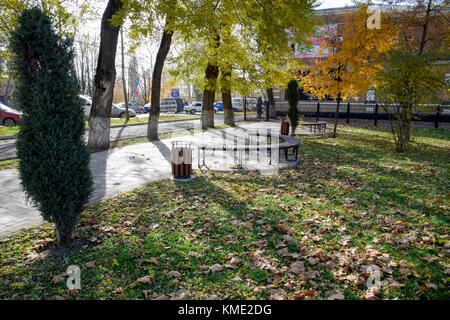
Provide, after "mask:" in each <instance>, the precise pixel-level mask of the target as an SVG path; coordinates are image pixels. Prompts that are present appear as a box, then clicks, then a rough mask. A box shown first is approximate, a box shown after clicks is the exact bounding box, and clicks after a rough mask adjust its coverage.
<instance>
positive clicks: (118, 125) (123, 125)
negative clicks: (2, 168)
mask: <svg viewBox="0 0 450 320" xmlns="http://www.w3.org/2000/svg"><path fill="white" fill-rule="evenodd" d="M200 119H201V118H200V117H197V118H189V119H176V120H163V121H159V122H158V123H171V122H182V121H192V120H200ZM147 125H148V123H147V122H142V123H130V124H114V125H112V126H110V128H123V127H132V126H147ZM86 130H89V127H86ZM16 138H17V135H16V134H9V135H3V136H0V140H13V139H16Z"/></svg>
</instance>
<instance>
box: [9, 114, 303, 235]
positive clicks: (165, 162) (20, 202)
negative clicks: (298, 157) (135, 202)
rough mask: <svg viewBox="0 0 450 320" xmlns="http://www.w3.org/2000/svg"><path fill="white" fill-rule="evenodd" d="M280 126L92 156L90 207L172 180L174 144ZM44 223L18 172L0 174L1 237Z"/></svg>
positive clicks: (267, 125)
mask: <svg viewBox="0 0 450 320" xmlns="http://www.w3.org/2000/svg"><path fill="white" fill-rule="evenodd" d="M279 126H280V125H279V123H274V122H258V123H248V124H244V125H242V126H237V127H235V128H230V129H226V130H209V131H207V132H203V133H198V134H194V135H189V136H183V137H178V138H172V139H164V140H161V141H158V142H147V143H140V144H134V145H130V146H125V147H121V148H114V149H111V150H108V151H103V152H97V153H93V154H92V155H91V161H90V166H91V171H92V175H93V180H94V192H93V194H92V195H91V198H90V203H95V202H98V201H100V200H102V199H107V198H111V197H114V196H116V195H118V194H120V193H123V192H127V191H131V190H132V189H134V188H136V187H139V186H142V185H145V184H147V183H149V182H151V181H155V180H159V179H164V178H168V177H170V176H171V166H170V149H171V141H173V140H182V141H191V142H193V143H194V145H195V144H202V143H205V141H207V142H208V143H210V142H211V141H216V142H217V141H220V139H221V137H222V136H223V135H224V132H228V133H230V134H232V135H234V136H237V137H242V136H243V134H245V132H246V131H247V130H254V129H267V128H272V130H274V132H279ZM305 133H307V132H305ZM217 161H220V160H217ZM217 161H216V162H217ZM216 165H219V166H222V167H223V166H224V164H221V163H216ZM193 167H194V169H195V168H197V152H195V150H194V152H193ZM41 223H43V220H42V218H41V216H40V214H39V212H38V211H37V210H36V209H34V208H33V207H32V206H31V205H30V204H27V202H26V200H25V196H24V193H23V192H22V190H21V187H20V181H19V174H18V171H17V169H7V170H0V237H3V236H5V235H8V234H10V233H13V232H17V231H19V230H20V229H22V228H24V227H27V226H32V225H39V224H41Z"/></svg>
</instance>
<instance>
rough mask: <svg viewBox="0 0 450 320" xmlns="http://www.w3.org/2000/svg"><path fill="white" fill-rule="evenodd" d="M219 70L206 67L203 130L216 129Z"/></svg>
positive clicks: (213, 66)
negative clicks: (215, 109)
mask: <svg viewBox="0 0 450 320" xmlns="http://www.w3.org/2000/svg"><path fill="white" fill-rule="evenodd" d="M218 77H219V68H218V67H217V66H215V65H212V64H210V63H208V65H207V67H206V85H205V89H204V90H203V106H202V129H203V130H205V129H207V128H214V98H215V94H216V82H217V78H218Z"/></svg>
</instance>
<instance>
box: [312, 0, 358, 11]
mask: <svg viewBox="0 0 450 320" xmlns="http://www.w3.org/2000/svg"><path fill="white" fill-rule="evenodd" d="M319 2H321V3H322V4H321V5H320V6H319V9H326V8H338V7H345V6H346V5H349V6H350V5H352V4H353V1H350V0H322V1H319Z"/></svg>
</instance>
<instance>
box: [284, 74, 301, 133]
mask: <svg viewBox="0 0 450 320" xmlns="http://www.w3.org/2000/svg"><path fill="white" fill-rule="evenodd" d="M286 94H287V98H288V103H289V108H288V112H287V115H288V118H289V122H290V123H291V132H292V133H291V134H292V135H294V133H295V129H296V128H297V126H298V120H299V117H300V114H299V112H298V82H297V81H296V80H295V79H292V80H291V81H289V83H288V86H287V89H286Z"/></svg>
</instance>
